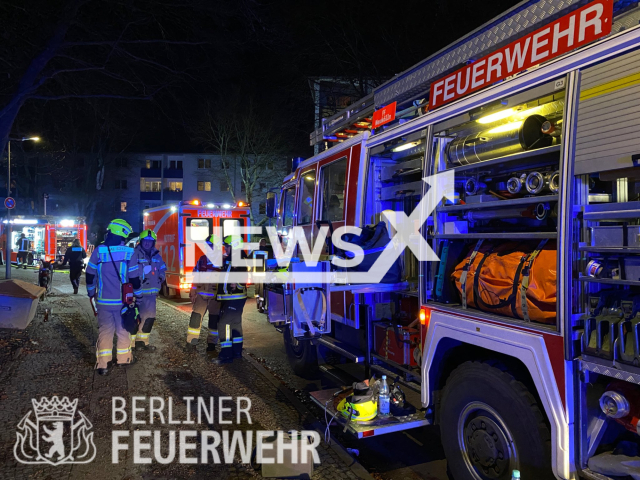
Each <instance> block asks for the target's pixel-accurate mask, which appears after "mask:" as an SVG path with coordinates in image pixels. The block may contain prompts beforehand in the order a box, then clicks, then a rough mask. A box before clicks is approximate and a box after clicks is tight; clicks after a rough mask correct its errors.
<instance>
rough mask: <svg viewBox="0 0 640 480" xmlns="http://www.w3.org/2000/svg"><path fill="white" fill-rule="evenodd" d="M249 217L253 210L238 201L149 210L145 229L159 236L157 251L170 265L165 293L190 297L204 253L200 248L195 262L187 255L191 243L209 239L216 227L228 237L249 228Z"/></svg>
mask: <svg viewBox="0 0 640 480" xmlns="http://www.w3.org/2000/svg"><path fill="white" fill-rule="evenodd" d="M249 218H250V217H249V207H248V206H247V204H245V203H244V202H238V204H237V205H231V204H214V203H206V204H203V203H200V201H199V200H192V201H183V202H180V203H179V204H176V205H164V206H162V207H155V208H150V209H147V210H145V211H144V220H143V224H144V228H145V229H147V228H150V229H152V230H153V231H154V232H155V233H156V235H158V240H157V242H156V248H157V249H158V250H159V251H160V255H162V258H163V260H164V261H165V262H166V264H167V276H166V280H165V285H164V286H163V288H162V291H161V293H162V294H163V295H165V296H173V295H177V296H179V297H188V295H189V289H190V288H191V283H192V277H191V272H192V271H193V267H194V266H195V262H196V261H197V260H198V258H200V256H201V255H203V254H204V252H202V251H201V250H200V247H198V246H197V245H196V247H195V252H196V253H195V256H194V257H195V259H194V260H193V263H191V261H190V259H189V256H188V255H187V245H188V244H189V242H190V241H193V240H205V239H206V238H208V237H209V236H210V235H211V234H212V233H213V229H214V228H221V229H222V232H223V234H224V233H226V232H231V231H232V229H233V228H234V227H248V226H250V222H249ZM187 227H190V230H187ZM187 231H190V232H191V238H187Z"/></svg>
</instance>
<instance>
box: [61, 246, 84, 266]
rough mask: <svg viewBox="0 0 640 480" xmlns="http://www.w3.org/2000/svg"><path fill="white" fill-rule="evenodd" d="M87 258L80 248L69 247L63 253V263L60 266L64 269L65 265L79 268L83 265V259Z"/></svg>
mask: <svg viewBox="0 0 640 480" xmlns="http://www.w3.org/2000/svg"><path fill="white" fill-rule="evenodd" d="M85 258H87V252H85V251H84V248H82V247H69V248H67V251H66V252H64V261H63V262H62V266H63V267H64V266H65V265H66V264H67V263H69V265H71V266H72V267H79V266H80V265H82V264H83V263H84V261H83V260H84V259H85Z"/></svg>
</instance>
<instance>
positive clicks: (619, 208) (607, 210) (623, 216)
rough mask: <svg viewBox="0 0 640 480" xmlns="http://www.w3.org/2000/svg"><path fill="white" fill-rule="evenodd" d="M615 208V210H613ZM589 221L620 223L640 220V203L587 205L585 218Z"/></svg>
mask: <svg viewBox="0 0 640 480" xmlns="http://www.w3.org/2000/svg"><path fill="white" fill-rule="evenodd" d="M614 206H615V209H614V208H613V207H614ZM582 218H583V219H584V220H587V221H601V222H618V221H623V220H628V219H633V218H640V202H638V201H635V202H624V203H622V202H621V203H598V204H593V205H586V206H585V207H584V213H583V217H582Z"/></svg>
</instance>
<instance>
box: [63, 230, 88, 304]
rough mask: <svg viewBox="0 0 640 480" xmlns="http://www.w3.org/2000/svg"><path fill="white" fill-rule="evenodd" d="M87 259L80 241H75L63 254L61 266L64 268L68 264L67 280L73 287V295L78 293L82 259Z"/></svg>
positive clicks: (82, 264) (82, 265)
mask: <svg viewBox="0 0 640 480" xmlns="http://www.w3.org/2000/svg"><path fill="white" fill-rule="evenodd" d="M85 258H87V252H85V251H84V248H82V245H80V240H79V239H77V238H76V239H75V240H74V241H73V243H72V244H71V246H70V247H69V248H67V251H66V252H64V260H63V261H62V266H63V267H64V266H65V265H66V264H67V262H68V263H69V280H71V285H72V286H73V293H74V294H77V293H78V288H79V287H80V275H82V269H83V268H84V259H85Z"/></svg>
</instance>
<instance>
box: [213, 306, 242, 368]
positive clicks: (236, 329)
mask: <svg viewBox="0 0 640 480" xmlns="http://www.w3.org/2000/svg"><path fill="white" fill-rule="evenodd" d="M220 303H222V310H221V312H220V322H219V323H218V329H219V331H220V347H221V348H220V355H219V357H218V358H220V359H221V360H229V359H232V358H239V357H241V356H242V342H243V338H242V311H243V310H244V304H245V303H247V299H246V298H242V299H239V300H224V301H222V302H220Z"/></svg>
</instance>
